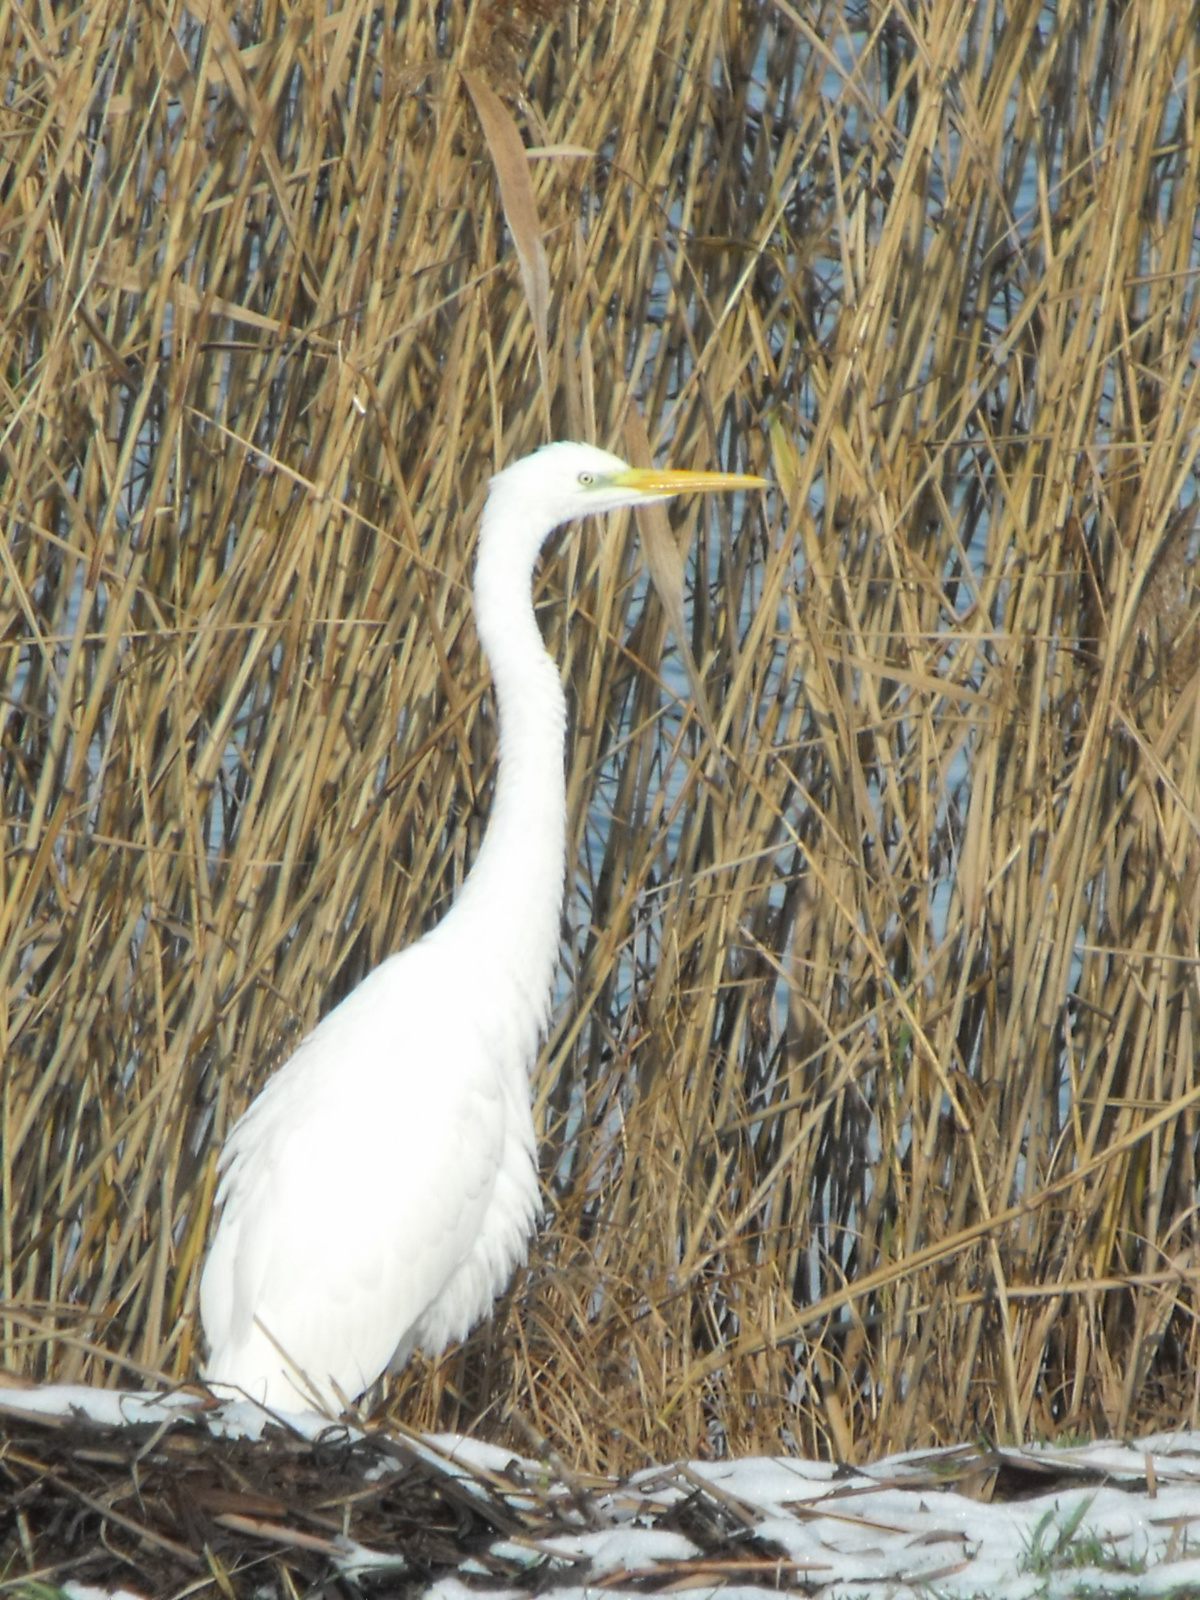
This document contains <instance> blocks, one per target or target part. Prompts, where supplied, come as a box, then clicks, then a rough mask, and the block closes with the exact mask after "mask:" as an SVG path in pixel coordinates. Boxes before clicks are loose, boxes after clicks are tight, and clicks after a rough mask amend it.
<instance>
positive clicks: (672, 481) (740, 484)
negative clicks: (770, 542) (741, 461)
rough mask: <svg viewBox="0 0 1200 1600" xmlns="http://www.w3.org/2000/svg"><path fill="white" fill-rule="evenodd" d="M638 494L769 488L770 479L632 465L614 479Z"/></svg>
mask: <svg viewBox="0 0 1200 1600" xmlns="http://www.w3.org/2000/svg"><path fill="white" fill-rule="evenodd" d="M614 481H615V482H616V483H617V484H618V485H619V486H620V487H621V488H622V489H632V490H634V491H635V493H637V494H655V495H664V496H665V495H671V494H707V493H708V492H709V491H710V490H712V489H766V488H768V487H769V484H768V480H767V479H766V478H758V477H755V476H754V474H753V473H749V472H689V471H688V470H687V469H686V468H684V467H629V468H627V470H626V471H624V472H619V473H617V474H616V476H615V480H614Z"/></svg>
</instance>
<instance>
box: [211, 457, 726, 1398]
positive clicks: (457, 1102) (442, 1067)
mask: <svg viewBox="0 0 1200 1600" xmlns="http://www.w3.org/2000/svg"><path fill="white" fill-rule="evenodd" d="M641 476H643V477H644V475H641ZM638 477H639V474H636V473H631V472H630V470H629V469H628V468H627V467H626V465H625V463H624V462H622V461H620V460H618V459H617V457H615V456H610V455H608V454H607V453H606V452H604V451H601V450H595V449H593V448H591V447H590V446H587V445H573V444H559V445H549V446H547V447H546V448H545V449H544V450H541V451H538V452H537V453H536V454H535V455H533V456H528V457H526V458H525V459H524V460H522V461H519V462H517V463H516V464H515V465H514V466H512V467H510V468H509V469H508V470H507V471H505V472H501V473H499V474H498V475H497V476H496V477H495V478H493V479H492V482H491V486H490V489H489V494H488V500H487V505H486V507H485V510H484V516H483V521H482V525H481V529H480V538H479V553H478V560H477V564H476V575H475V616H476V624H477V628H478V632H479V636H480V640H481V642H482V644H483V647H484V650H485V652H486V654H487V657H488V661H489V664H490V666H491V669H492V676H493V680H494V683H495V689H496V697H497V700H498V703H499V710H500V766H499V774H498V777H497V784H496V796H495V801H494V803H493V807H492V815H491V819H490V823H489V827H488V832H487V837H486V839H485V841H484V844H483V847H482V849H481V850H480V853H479V857H478V859H477V861H476V863H475V865H474V867H473V869H472V871H471V873H470V875H469V877H468V879H467V881H466V883H465V884H464V886H463V889H462V892H461V893H460V895H459V897H458V899H457V901H456V902H455V905H454V907H453V909H452V910H451V911H450V913H449V914H448V915H447V916H446V918H445V919H444V920H443V921H442V922H441V923H440V924H439V925H438V927H437V928H435V929H434V930H433V931H432V932H431V933H429V934H427V935H426V936H425V937H424V938H423V939H421V940H419V941H418V943H416V944H414V945H412V946H410V947H409V948H408V949H406V950H403V951H401V952H400V953H399V954H397V955H394V956H391V957H390V958H389V959H388V960H386V961H384V962H383V963H382V965H380V966H379V967H377V968H376V969H375V971H374V972H372V973H371V974H370V975H369V976H368V977H367V978H366V979H365V980H364V981H363V982H362V983H361V984H360V985H359V986H358V988H357V989H355V990H354V991H353V993H352V994H350V995H349V996H348V997H347V998H346V999H345V1000H343V1001H342V1003H341V1004H340V1005H339V1006H337V1007H336V1008H335V1009H334V1010H333V1011H331V1012H330V1013H329V1014H328V1016H326V1017H325V1018H324V1019H323V1021H322V1022H321V1023H320V1024H319V1025H318V1026H317V1027H316V1028H315V1029H314V1030H313V1031H312V1033H311V1034H309V1035H308V1037H307V1038H306V1039H305V1040H304V1041H303V1042H302V1043H301V1044H300V1046H299V1048H298V1049H297V1050H296V1052H295V1054H294V1055H293V1056H292V1057H291V1058H290V1059H289V1060H288V1061H287V1062H286V1064H285V1065H284V1066H283V1067H282V1068H281V1069H280V1071H279V1072H278V1073H277V1074H276V1075H275V1077H274V1078H272V1079H271V1081H270V1082H269V1083H268V1084H267V1086H266V1088H265V1089H264V1090H263V1091H262V1093H261V1094H260V1095H259V1096H258V1098H257V1100H255V1101H254V1103H253V1104H252V1105H251V1106H250V1108H249V1109H248V1110H247V1111H246V1112H245V1114H244V1115H243V1116H242V1118H241V1119H240V1120H239V1121H238V1122H237V1124H236V1125H235V1126H234V1128H233V1130H232V1132H231V1133H230V1135H229V1137H228V1139H227V1141H226V1144H225V1148H224V1150H223V1152H222V1156H221V1168H222V1179H221V1185H220V1189H219V1192H218V1197H217V1198H218V1205H219V1208H220V1219H219V1222H218V1224H217V1228H216V1232H215V1235H214V1237H213V1240H212V1244H211V1246H210V1250H209V1255H208V1259H207V1261H206V1263H205V1267H204V1273H203V1276H202V1279H201V1284H200V1314H201V1318H202V1321H203V1323H204V1329H205V1333H206V1335H207V1337H208V1342H209V1358H208V1362H207V1365H206V1368H205V1372H206V1376H207V1377H208V1378H209V1379H210V1380H212V1381H214V1382H216V1383H219V1384H227V1385H232V1386H235V1387H236V1388H238V1389H240V1390H242V1391H244V1392H245V1393H247V1394H249V1395H250V1396H252V1397H253V1398H255V1399H257V1400H260V1401H263V1402H265V1403H266V1404H267V1405H270V1406H272V1407H275V1408H280V1409H285V1410H295V1409H297V1408H299V1407H303V1406H309V1405H311V1404H313V1403H314V1401H315V1402H319V1403H320V1404H321V1405H322V1406H324V1407H325V1408H326V1409H328V1410H329V1411H331V1412H334V1413H336V1412H339V1411H340V1410H341V1409H342V1405H343V1403H344V1402H345V1401H346V1400H351V1399H353V1398H354V1397H355V1396H357V1395H359V1394H361V1393H362V1391H363V1390H364V1389H366V1388H367V1387H369V1385H370V1384H372V1383H373V1382H374V1381H375V1379H376V1378H378V1377H379V1376H380V1374H381V1373H382V1372H383V1371H384V1370H385V1369H386V1368H387V1366H388V1364H389V1362H392V1361H393V1360H396V1361H402V1360H404V1359H406V1358H407V1356H408V1354H409V1353H410V1352H411V1351H412V1350H413V1349H414V1348H417V1347H419V1348H421V1349H423V1350H425V1351H427V1352H428V1353H430V1354H436V1353H437V1352H438V1351H440V1350H441V1349H442V1348H443V1347H444V1346H445V1345H446V1344H447V1343H449V1342H450V1341H451V1340H452V1339H458V1338H461V1337H463V1335H465V1334H466V1333H467V1332H468V1330H469V1329H470V1328H471V1327H472V1326H473V1324H474V1323H475V1322H477V1321H478V1320H479V1318H480V1317H482V1316H484V1315H485V1314H486V1313H487V1312H488V1310H489V1309H490V1308H491V1305H492V1302H493V1300H494V1299H495V1297H496V1296H497V1295H498V1294H499V1293H500V1292H501V1291H502V1290H503V1288H504V1286H505V1284H506V1283H507V1282H508V1279H509V1277H510V1275H511V1273H512V1271H513V1268H514V1267H515V1266H516V1265H517V1263H518V1262H520V1261H522V1260H524V1258H525V1253H526V1248H527V1241H528V1238H529V1234H530V1231H531V1230H532V1228H533V1225H534V1222H535V1220H536V1218H537V1215H538V1210H539V1201H538V1184H537V1168H536V1145H535V1140H534V1130H533V1121H532V1116H531V1113H530V1104H529V1081H528V1073H529V1069H530V1067H531V1066H532V1065H533V1063H534V1061H535V1059H536V1055H537V1048H538V1040H539V1036H540V1034H541V1033H542V1031H543V1030H544V1028H545V1025H546V1022H547V1019H548V1009H549V1003H550V994H551V986H552V983H553V978H554V967H555V962H556V958H557V950H558V938H559V919H560V915H561V908H562V889H563V875H564V866H565V836H566V818H565V806H566V800H565V785H564V773H563V738H564V728H565V720H566V711H565V703H564V699H563V692H562V686H561V684H560V683H559V679H558V672H557V669H556V668H555V666H554V664H553V662H552V661H551V660H550V658H549V657H548V656H547V654H546V652H545V649H544V648H543V645H542V641H541V636H540V634H539V633H538V629H537V624H536V621H535V618H534V615H533V607H532V603H531V599H530V585H531V580H532V574H533V566H534V563H535V561H536V559H537V555H538V551H539V550H540V548H541V545H542V543H543V541H544V540H545V538H546V536H547V534H548V533H549V532H550V531H551V529H553V528H555V527H557V526H558V525H559V524H560V523H562V522H566V521H569V520H570V519H572V518H574V517H579V516H583V515H585V514H587V513H588V512H592V511H605V510H611V509H613V508H615V507H617V506H622V505H634V504H637V503H639V502H641V501H645V500H649V499H656V498H660V497H661V496H662V495H663V494H668V493H674V492H677V490H678V488H682V487H684V484H683V482H682V481H680V482H679V483H678V484H677V486H676V488H670V487H666V488H664V487H654V488H651V487H649V486H648V485H647V484H645V483H642V484H638V483H637V482H636V481H634V482H632V483H631V480H637V479H638ZM674 477H675V478H677V479H680V480H682V479H683V478H684V477H686V475H684V474H675V475H674ZM735 481H737V480H734V479H733V478H729V479H728V480H727V482H728V485H729V486H732V485H733V484H734V483H735ZM744 481H746V482H750V481H751V480H744ZM696 486H697V487H704V488H709V487H721V486H725V484H718V483H716V482H705V483H703V484H701V483H699V480H697V485H696Z"/></svg>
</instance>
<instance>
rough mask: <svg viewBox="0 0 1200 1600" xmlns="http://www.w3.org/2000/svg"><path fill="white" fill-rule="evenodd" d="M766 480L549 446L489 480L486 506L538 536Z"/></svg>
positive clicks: (585, 446) (575, 446)
mask: <svg viewBox="0 0 1200 1600" xmlns="http://www.w3.org/2000/svg"><path fill="white" fill-rule="evenodd" d="M765 482H766V480H765V479H763V478H755V477H751V476H748V475H746V474H743V473H738V472H688V471H683V470H680V469H675V468H664V467H631V466H630V465H629V463H628V462H626V461H622V460H621V458H620V456H614V455H610V454H609V452H608V451H607V450H599V449H597V448H596V446H595V445H590V444H568V443H560V444H548V445H543V447H542V448H541V449H540V450H535V451H534V453H533V454H532V455H529V456H524V457H523V458H522V459H521V460H520V461H516V462H514V463H513V465H512V466H511V467H507V468H505V470H504V471H503V472H498V473H497V474H496V476H495V477H494V478H493V479H492V482H491V487H490V490H489V494H488V501H489V506H490V507H492V506H496V505H497V503H501V502H502V503H504V505H505V508H506V509H511V512H512V513H513V514H514V515H519V516H520V517H521V519H522V520H523V522H524V524H525V526H527V527H529V528H530V529H534V528H540V529H541V533H542V536H543V537H544V536H545V534H547V533H549V532H550V530H551V529H552V528H557V527H558V526H559V525H560V524H561V523H564V522H572V521H574V520H575V518H576V517H587V516H592V515H595V514H596V513H598V512H604V511H619V510H620V509H621V508H622V507H623V506H639V505H645V504H646V502H647V501H650V500H667V499H670V497H671V496H672V495H676V494H689V493H692V494H695V493H705V492H707V491H709V490H712V489H754V488H760V487H763V486H764V485H765Z"/></svg>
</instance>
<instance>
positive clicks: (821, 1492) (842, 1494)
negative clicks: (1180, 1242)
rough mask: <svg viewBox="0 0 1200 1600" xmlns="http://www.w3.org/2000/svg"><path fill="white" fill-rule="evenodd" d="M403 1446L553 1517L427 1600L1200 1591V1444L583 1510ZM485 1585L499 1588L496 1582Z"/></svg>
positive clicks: (725, 1467)
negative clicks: (682, 1592) (555, 1520)
mask: <svg viewBox="0 0 1200 1600" xmlns="http://www.w3.org/2000/svg"><path fill="white" fill-rule="evenodd" d="M0 1408H2V1409H3V1410H5V1411H9V1412H17V1413H23V1414H26V1415H29V1414H34V1413H36V1414H39V1415H43V1416H46V1415H49V1416H54V1415H57V1416H68V1415H75V1416H80V1415H84V1416H87V1417H90V1418H92V1419H93V1420H94V1421H95V1422H97V1423H99V1424H103V1425H106V1426H114V1425H120V1424H122V1423H129V1424H132V1423H146V1422H159V1423H163V1424H169V1423H172V1422H174V1423H183V1421H184V1418H185V1417H190V1418H191V1419H192V1420H193V1421H194V1423H195V1424H196V1425H199V1426H206V1427H208V1428H209V1429H210V1430H211V1431H212V1432H213V1433H214V1434H217V1435H219V1436H221V1437H225V1438H231V1437H232V1438H250V1439H256V1438H258V1437H260V1436H261V1435H262V1433H263V1430H264V1428H265V1427H266V1425H267V1423H268V1422H269V1421H271V1420H283V1421H285V1422H286V1424H287V1425H288V1427H289V1428H290V1429H291V1430H292V1432H293V1434H294V1435H295V1434H298V1435H300V1436H301V1437H303V1438H305V1439H313V1438H316V1437H317V1436H318V1435H319V1434H320V1433H321V1431H322V1429H324V1428H325V1427H327V1426H328V1424H327V1421H326V1419H323V1418H320V1417H316V1416H314V1415H313V1414H311V1413H308V1414H304V1415H299V1416H290V1417H288V1418H286V1419H272V1418H270V1417H269V1416H268V1415H267V1414H266V1413H265V1412H263V1411H262V1410H261V1408H259V1407H257V1406H253V1405H250V1404H249V1403H247V1402H244V1401H243V1402H240V1403H237V1402H226V1403H224V1404H222V1405H221V1406H219V1407H216V1408H214V1407H212V1403H211V1401H207V1402H206V1401H204V1400H202V1399H201V1398H200V1397H199V1396H198V1395H197V1393H196V1392H195V1391H191V1392H187V1391H183V1392H179V1393H175V1394H169V1395H157V1396H156V1395H133V1394H120V1393H117V1392H115V1391H111V1390H94V1389H84V1388H79V1387H67V1386H62V1387H57V1388H43V1389H33V1390H2V1391H0ZM404 1446H405V1448H406V1449H408V1450H412V1449H414V1448H415V1449H416V1450H417V1453H418V1455H419V1456H420V1458H421V1459H422V1460H423V1461H428V1462H429V1463H431V1464H436V1468H437V1470H438V1471H439V1472H440V1473H442V1474H444V1475H450V1476H452V1477H453V1478H454V1480H455V1481H456V1482H458V1483H459V1484H460V1488H462V1489H465V1490H466V1491H467V1492H476V1493H478V1494H480V1495H490V1496H491V1497H492V1499H493V1502H494V1503H495V1502H496V1500H497V1497H499V1501H500V1502H503V1503H505V1504H506V1505H507V1506H508V1507H509V1508H510V1509H511V1510H512V1511H513V1513H514V1515H515V1516H516V1517H517V1518H518V1519H520V1518H521V1517H522V1516H524V1515H525V1513H527V1512H528V1510H529V1508H530V1507H531V1506H533V1505H534V1504H535V1500H536V1501H537V1503H538V1504H540V1505H541V1506H543V1507H544V1506H545V1504H546V1503H547V1501H548V1500H549V1501H550V1502H553V1503H555V1504H561V1506H562V1515H561V1519H560V1522H559V1524H558V1525H559V1527H560V1528H561V1530H562V1531H558V1532H555V1533H554V1534H553V1535H552V1536H547V1537H540V1538H530V1537H523V1536H512V1537H504V1538H502V1537H497V1538H496V1539H495V1540H494V1542H493V1543H492V1545H491V1546H490V1548H489V1549H488V1550H487V1551H486V1552H484V1554H483V1556H480V1555H479V1554H478V1553H477V1554H476V1555H475V1556H473V1557H470V1558H464V1559H463V1560H462V1561H461V1562H460V1564H459V1567H458V1569H457V1571H454V1572H450V1573H447V1574H446V1575H445V1576H443V1577H441V1578H440V1579H439V1580H438V1581H436V1582H435V1583H433V1584H432V1586H431V1587H429V1588H428V1589H427V1590H426V1595H427V1596H428V1600H467V1597H468V1596H470V1597H474V1600H478V1596H479V1595H480V1593H481V1592H482V1593H486V1594H488V1595H490V1596H494V1597H504V1600H507V1597H511V1600H523V1597H524V1596H527V1595H528V1596H533V1595H534V1594H542V1593H545V1592H546V1591H547V1589H553V1592H554V1594H555V1596H556V1600H584V1597H585V1596H586V1597H588V1600H597V1597H598V1596H609V1597H621V1596H623V1595H627V1594H628V1595H631V1596H632V1595H644V1594H645V1593H647V1592H648V1591H649V1592H653V1591H662V1590H665V1589H668V1588H670V1589H672V1590H674V1589H679V1588H687V1589H689V1590H692V1591H698V1592H699V1593H701V1594H704V1593H712V1592H716V1591H720V1593H721V1596H722V1600H763V1597H764V1596H765V1594H766V1593H767V1592H771V1593H777V1592H778V1590H779V1589H790V1590H792V1591H797V1590H801V1591H804V1592H807V1593H811V1594H818V1595H823V1596H830V1597H833V1596H845V1597H846V1600H850V1597H854V1600H885V1597H886V1600H907V1597H910V1596H911V1597H914V1600H915V1597H916V1596H921V1597H923V1600H929V1597H933V1596H944V1597H946V1600H953V1597H963V1600H968V1597H976V1596H988V1597H993V1596H995V1597H1004V1600H1026V1597H1028V1600H1034V1597H1038V1600H1040V1597H1045V1600H1074V1597H1082V1596H1087V1597H1095V1600H1099V1597H1102V1596H1105V1597H1113V1596H1130V1597H1133V1596H1138V1597H1141V1596H1177V1597H1183V1596H1200V1433H1180V1434H1159V1435H1155V1436H1154V1437H1152V1438H1147V1439H1142V1440H1140V1441H1137V1442H1133V1443H1120V1442H1112V1441H1105V1442H1101V1443H1096V1444H1089V1445H1083V1446H1080V1447H1077V1448H1070V1449H1066V1448H1055V1447H1050V1446H1035V1447H1032V1448H1030V1449H1023V1450H1002V1451H995V1450H984V1449H975V1448H974V1447H962V1448H959V1449H956V1450H944V1451H920V1452H909V1453H907V1454H905V1455H899V1456H893V1457H891V1458H889V1459H887V1460H883V1461H879V1462H876V1463H874V1464H873V1465H872V1466H869V1467H863V1468H839V1467H837V1466H835V1465H833V1464H831V1463H828V1462H809V1461H801V1460H797V1459H792V1458H784V1457H779V1458H771V1459H766V1458H763V1459H745V1460H734V1461H716V1462H713V1461H704V1462H691V1463H683V1464H676V1465H674V1466H668V1467H655V1468H651V1469H648V1470H647V1471H644V1472H640V1473H638V1474H636V1475H635V1476H634V1477H632V1478H630V1479H628V1480H626V1481H625V1482H623V1483H615V1482H614V1483H612V1484H609V1485H605V1486H603V1487H600V1488H596V1487H594V1485H590V1486H589V1488H588V1490H587V1494H586V1504H582V1509H580V1507H581V1498H580V1491H579V1488H578V1486H577V1485H574V1484H571V1485H567V1484H564V1485H557V1484H554V1483H550V1484H549V1487H548V1488H547V1470H548V1469H547V1468H546V1466H545V1465H544V1464H539V1463H537V1462H533V1461H523V1462H522V1461H517V1460H516V1459H515V1458H514V1457H513V1456H512V1455H511V1454H510V1453H509V1452H507V1451H504V1450H502V1449H499V1448H498V1447H496V1446H495V1445H489V1444H484V1443H481V1442H479V1441H476V1440H471V1439H464V1438H458V1437H450V1436H445V1435H435V1436H430V1437H428V1438H427V1439H425V1440H424V1441H419V1440H414V1439H412V1438H409V1437H406V1438H405V1439H404ZM382 1470H384V1471H386V1470H388V1469H387V1468H386V1467H385V1468H383V1469H382ZM523 1485H524V1486H532V1485H540V1488H539V1489H538V1490H537V1493H536V1495H535V1494H534V1492H533V1490H532V1488H523V1487H522V1486H523ZM964 1488H969V1489H971V1491H972V1492H971V1493H964V1492H963V1490H964ZM1039 1491H1040V1492H1039ZM556 1495H557V1496H559V1499H558V1500H555V1496H556ZM977 1495H978V1496H981V1497H980V1498H977V1497H976V1496H977ZM539 1497H540V1498H539ZM666 1523H670V1524H671V1525H670V1526H665V1525H664V1524H666ZM523 1525H527V1523H526V1524H523ZM341 1560H342V1565H343V1570H344V1571H349V1570H351V1569H352V1570H353V1571H354V1572H355V1573H356V1574H363V1573H365V1572H366V1571H367V1570H368V1569H369V1568H370V1567H372V1566H380V1567H387V1566H391V1567H392V1568H395V1566H396V1564H397V1557H396V1555H395V1554H394V1553H389V1552H388V1551H387V1550H385V1549H370V1548H367V1547H364V1546H362V1545H358V1544H353V1543H352V1542H351V1541H350V1540H346V1541H345V1542H344V1550H343V1553H342V1556H341ZM498 1571H504V1572H507V1573H509V1574H510V1575H512V1576H510V1578H509V1579H508V1580H507V1581H501V1580H499V1579H498V1578H497V1572H498ZM522 1573H524V1574H527V1581H523V1580H522V1578H521V1574H522ZM410 1584H411V1580H410ZM67 1592H68V1593H73V1594H74V1595H75V1597H76V1600H95V1595H96V1593H97V1592H96V1591H89V1590H85V1589H84V1588H83V1586H82V1585H80V1586H78V1587H77V1588H76V1589H75V1590H74V1591H72V1590H71V1588H70V1586H69V1585H68V1586H67ZM410 1592H411V1591H410Z"/></svg>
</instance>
